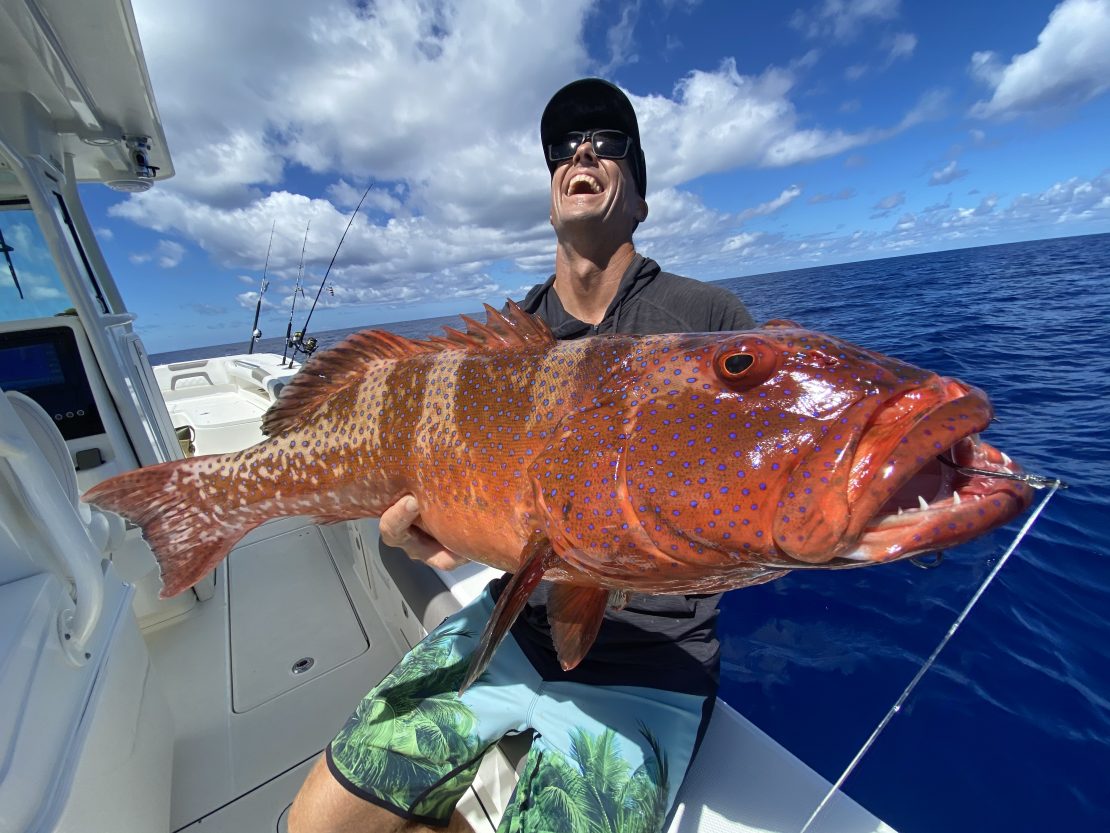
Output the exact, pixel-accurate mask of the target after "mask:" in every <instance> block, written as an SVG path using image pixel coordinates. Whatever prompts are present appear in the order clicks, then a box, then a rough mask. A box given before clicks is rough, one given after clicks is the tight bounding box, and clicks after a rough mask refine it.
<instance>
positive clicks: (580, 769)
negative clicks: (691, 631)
mask: <svg viewBox="0 0 1110 833" xmlns="http://www.w3.org/2000/svg"><path fill="white" fill-rule="evenodd" d="M540 691H541V694H540V697H539V698H538V701H537V703H536V706H535V708H534V709H533V711H532V715H531V724H532V726H533V727H534V729H535V731H536V732H537V736H536V740H535V742H534V743H533V745H532V749H531V751H530V752H529V753H528V759H527V761H526V762H525V765H524V771H523V773H522V775H521V778H520V782H519V783H518V784H517V790H516V794H515V795H514V797H513V800H512V801H511V802H510V806H509V808H508V810H507V811H506V813H505V817H504V818H503V819H502V821H501V824H500V826H499V827H498V833H521V831H541V830H542V831H558V833H588V831H592V830H595V829H602V828H604V829H608V830H620V831H637V833H661V831H663V830H665V829H666V826H667V824H668V823H669V820H670V818H671V815H672V812H673V808H674V803H675V798H676V796H677V794H678V788H679V786H681V784H682V780H683V778H684V777H685V776H686V771H687V770H688V769H689V766H690V762H691V761H692V760H693V756H694V753H695V751H696V750H697V746H698V743H699V742H700V739H701V737H702V735H703V734H704V731H705V726H706V724H707V723H708V720H709V714H710V712H711V709H712V704H713V702H714V700H715V698H712V697H708V698H707V697H706V696H704V695H696V694H682V693H678V692H673V691H661V690H658V689H650V688H643V687H639V686H595V685H584V684H581V683H567V682H545V683H544V684H543V686H542V687H541V689H540Z"/></svg>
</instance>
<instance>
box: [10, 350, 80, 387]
mask: <svg viewBox="0 0 1110 833" xmlns="http://www.w3.org/2000/svg"><path fill="white" fill-rule="evenodd" d="M0 367H2V368H3V371H2V372H0V376H2V377H3V379H4V383H3V384H4V390H18V391H22V392H24V393H25V392H26V391H27V390H28V388H41V387H44V386H45V385H64V384H65V381H66V377H65V373H64V372H62V363H61V361H60V360H59V358H58V350H57V348H55V347H54V345H53V344H37V345H34V346H28V347H3V348H0Z"/></svg>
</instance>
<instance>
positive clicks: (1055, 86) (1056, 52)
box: [970, 0, 1110, 118]
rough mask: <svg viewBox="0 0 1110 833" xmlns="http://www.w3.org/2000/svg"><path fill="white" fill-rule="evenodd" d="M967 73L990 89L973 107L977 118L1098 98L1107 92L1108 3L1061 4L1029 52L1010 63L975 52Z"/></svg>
mask: <svg viewBox="0 0 1110 833" xmlns="http://www.w3.org/2000/svg"><path fill="white" fill-rule="evenodd" d="M970 72H971V74H972V75H973V76H974V77H975V78H977V79H978V80H979V81H982V82H983V83H985V84H987V85H988V86H990V87H991V88H992V91H991V97H990V98H989V99H987V100H983V101H979V102H977V103H976V104H975V105H974V106H973V107H972V108H971V114H972V115H973V116H977V117H979V118H1011V117H1013V116H1016V115H1019V114H1021V113H1028V112H1033V111H1037V110H1042V109H1049V108H1056V107H1064V106H1074V105H1077V104H1082V103H1083V102H1086V101H1089V100H1090V99H1092V98H1094V97H1096V96H1098V95H1101V94H1102V93H1104V92H1106V90H1107V89H1110V0H1064V2H1063V3H1061V4H1060V5H1058V6H1057V7H1056V8H1055V9H1053V11H1052V14H1050V15H1049V18H1048V23H1047V24H1046V25H1045V27H1044V30H1043V31H1042V32H1041V33H1040V35H1038V36H1037V45H1036V46H1035V47H1034V48H1033V49H1031V50H1030V51H1028V52H1025V53H1022V54H1020V55H1016V56H1014V57H1013V59H1011V60H1010V62H1009V63H1008V64H1003V62H1002V60H1001V59H1000V58H999V56H998V55H997V54H995V53H994V52H987V51H984V52H976V53H974V54H973V55H972V56H971V66H970Z"/></svg>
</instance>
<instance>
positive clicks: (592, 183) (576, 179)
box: [567, 174, 601, 194]
mask: <svg viewBox="0 0 1110 833" xmlns="http://www.w3.org/2000/svg"><path fill="white" fill-rule="evenodd" d="M580 182H583V183H585V184H586V187H587V188H589V189H590V190H591V191H592V192H593V193H595V194H600V193H601V183H600V182H598V181H597V180H596V179H594V178H593V177H592V176H587V175H586V174H575V175H574V176H572V177H571V178H570V182H569V183H567V193H568V194H570V193H571V192H573V191H574V188H575V186H576V185H578V183H580Z"/></svg>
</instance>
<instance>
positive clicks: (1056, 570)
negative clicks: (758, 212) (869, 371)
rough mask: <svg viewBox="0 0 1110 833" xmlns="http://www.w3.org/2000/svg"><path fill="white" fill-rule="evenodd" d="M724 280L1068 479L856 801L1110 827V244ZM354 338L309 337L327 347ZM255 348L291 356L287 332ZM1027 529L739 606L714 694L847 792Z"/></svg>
mask: <svg viewBox="0 0 1110 833" xmlns="http://www.w3.org/2000/svg"><path fill="white" fill-rule="evenodd" d="M648 254H650V252H649V253H648ZM721 285H722V286H724V287H726V288H727V289H729V290H731V291H732V292H734V293H735V294H737V295H739V296H740V297H741V298H743V299H744V301H745V303H747V305H748V306H749V308H750V309H751V310H752V313H753V315H754V316H755V318H756V320H757V321H760V320H767V319H771V318H790V319H793V320H795V321H797V322H799V323H801V324H803V325H804V326H806V327H808V328H810V329H816V330H823V331H826V332H829V333H831V334H834V335H837V336H839V337H842V338H846V339H848V340H850V341H854V342H856V343H858V344H860V345H863V346H866V347H868V348H871V349H875V350H878V351H880V352H884V353H888V354H890V355H893V356H897V357H898V358H901V359H904V360H906V361H909V362H912V363H913V364H917V365H919V366H921V367H925V368H928V369H930V370H934V371H937V372H939V373H942V374H945V375H951V376H957V377H959V378H960V379H963V380H965V381H967V382H970V383H972V384H974V385H976V386H978V387H980V388H982V389H983V390H985V391H986V392H987V393H988V394H989V395H990V397H991V399H992V401H993V402H994V405H995V410H996V414H997V421H996V422H995V423H994V424H993V425H992V426H991V428H990V429H989V430H988V431H987V432H986V433H985V434H984V439H986V440H988V441H989V442H991V443H992V444H993V445H995V446H997V447H999V448H1001V449H1002V450H1004V451H1006V452H1007V453H1008V454H1009V455H1010V456H1011V457H1013V458H1014V459H1015V460H1017V461H1018V462H1020V463H1021V464H1022V465H1023V466H1024V467H1025V468H1026V470H1028V471H1031V472H1035V473H1038V474H1045V475H1050V476H1053V477H1058V478H1060V479H1062V480H1064V481H1065V482H1066V483H1067V484H1068V485H1069V487H1070V488H1068V489H1067V490H1061V491H1059V492H1057V494H1056V496H1055V497H1054V498H1053V499H1052V500H1051V501H1050V503H1049V504H1048V506H1047V508H1046V509H1045V512H1044V514H1043V515H1042V516H1041V518H1040V519H1039V520H1038V522H1037V523H1036V524H1035V525H1034V526H1033V528H1032V530H1031V531H1030V532H1029V534H1028V535H1027V537H1026V538H1025V539H1024V540H1023V541H1022V543H1021V544H1020V545H1019V547H1018V548H1017V550H1016V551H1015V552H1014V554H1013V556H1012V557H1011V558H1010V560H1009V561H1008V562H1007V564H1006V565H1005V567H1004V568H1003V569H1002V571H1001V572H1000V573H999V575H998V577H997V578H996V580H995V581H994V582H993V584H991V586H990V587H989V588H988V589H987V591H986V593H985V594H984V595H983V596H982V598H981V599H980V600H979V603H978V604H977V606H976V607H975V608H974V609H973V610H972V612H971V615H970V616H969V617H968V618H967V620H966V621H965V622H964V623H963V625H962V626H961V627H960V629H959V630H958V631H957V632H956V635H955V637H954V638H953V639H952V641H951V643H950V644H949V645H948V646H947V648H946V649H945V650H944V651H943V652H942V653H941V655H940V657H939V659H938V661H937V663H936V665H934V666H933V668H932V669H931V670H930V671H929V672H928V673H927V674H926V675H925V676H924V677H923V678H922V680H921V683H920V684H919V685H918V686H917V688H916V689H915V691H914V693H913V694H912V695H911V696H910V698H909V699H908V700H907V702H906V703H905V705H904V706H903V708H902V710H901V711H900V712H899V713H898V714H897V715H896V716H895V717H894V719H893V720H892V721H891V723H890V724H889V726H887V728H886V730H885V731H884V732H883V734H882V735H881V736H880V737H879V739H878V740H877V742H876V743H875V745H874V746H873V747H872V749H871V750H870V752H869V753H868V754H867V755H866V756H865V757H864V758H863V760H862V762H861V763H860V764H859V766H858V767H857V769H856V770H855V772H854V773H853V775H852V776H851V777H850V778H849V779H848V781H847V782H846V784H845V791H846V792H847V793H848V794H849V795H851V796H852V797H853V798H854V799H856V800H857V801H858V802H860V803H861V804H863V805H864V806H865V807H867V808H868V809H869V810H871V811H872V812H874V813H875V814H876V815H878V816H879V817H880V818H882V819H883V820H884V821H886V822H887V823H888V824H890V825H891V826H892V827H894V828H895V829H896V830H899V831H901V833H937V832H938V831H944V832H945V833H983V831H1042V830H1043V831H1056V830H1069V831H1088V830H1090V831H1105V830H1110V604H1108V602H1110V561H1108V554H1110V500H1108V499H1107V491H1108V481H1110V417H1108V416H1107V411H1108V410H1110V349H1108V347H1107V343H1108V339H1107V336H1110V234H1101V235H1092V236H1086V237H1071V238H1061V239H1054V240H1041V241H1033V242H1025V243H1013V244H1007V245H1001V246H988V247H980V248H973V249H960V250H955V251H948V252H938V253H933V254H925V255H910V256H906V257H897V258H887V259H883V260H872V261H866V262H861V263H850V264H843V265H837V266H822V267H816V268H811V269H800V270H795V271H790V272H777V273H773V274H765V275H756V276H752V277H743V278H734V279H732V280H727V281H723V282H722V283H721ZM318 323H320V324H324V323H325V321H324V315H320V320H319V322H318ZM444 324H453V325H457V324H458V319H456V318H438V319H425V320H421V321H409V322H402V323H399V324H390V325H384V326H382V327H381V328H383V329H390V330H393V331H394V332H397V333H399V334H402V335H406V336H410V337H417V338H419V337H422V336H425V335H428V334H431V333H433V332H437V331H438V330H439V328H440V327H441V326H443V325H444ZM244 330H246V326H244ZM349 332H353V331H352V330H344V331H333V332H321V333H318V334H317V337H318V338H319V340H320V342H321V345H322V346H328V345H330V344H334V343H335V342H337V341H338V340H340V339H341V338H342V337H343V336H344V335H346V334H347V333H349ZM243 349H244V345H229V346H223V347H213V348H205V349H202V350H191V351H181V352H177V353H172V354H170V353H167V354H162V355H160V356H154V357H152V358H153V361H154V362H155V363H163V362H167V361H180V360H182V359H186V358H199V357H205V356H215V355H224V354H227V353H229V352H243ZM256 349H258V350H262V351H267V352H277V353H280V352H281V349H282V341H281V340H280V339H270V340H263V341H262V342H261V343H260V345H259V346H258V347H257V348H256ZM1039 497H1040V493H1038V500H1039ZM1022 520H1024V518H1022V519H1020V520H1018V521H1015V522H1013V523H1011V524H1010V525H1008V526H1007V527H1005V528H1003V529H1000V530H997V531H995V532H994V533H992V534H991V535H989V536H986V537H984V538H981V539H979V540H977V541H974V542H972V543H971V544H967V545H965V546H963V547H960V548H958V549H956V550H953V551H950V552H948V553H946V554H945V558H944V560H943V563H942V564H941V565H940V566H939V567H937V568H935V569H930V570H925V569H921V568H918V567H916V566H914V565H913V564H910V563H908V562H902V563H898V564H893V565H888V566H884V567H876V568H872V569H862V570H848V571H835V572H822V571H810V572H798V573H794V574H791V575H788V576H786V577H785V578H783V579H780V580H779V581H775V582H772V583H770V584H767V585H763V586H759V587H751V588H746V589H744V590H739V591H734V592H732V593H729V594H727V595H726V596H725V599H724V602H723V604H722V610H721V620H720V634H721V641H722V648H723V660H722V681H721V692H720V693H721V697H722V698H723V699H724V700H725V701H727V702H728V703H730V704H731V705H732V706H734V707H735V708H736V709H737V710H739V711H740V712H742V713H743V714H744V715H745V716H747V717H748V718H749V719H751V720H752V721H753V722H754V723H756V725H758V726H759V727H760V728H762V729H763V730H764V731H765V732H767V733H768V734H769V735H771V736H772V737H774V738H775V739H776V740H778V741H779V742H780V743H782V744H784V745H785V746H786V747H787V748H788V749H790V750H791V751H792V752H793V753H794V754H796V755H798V756H799V757H800V758H801V759H802V760H804V761H805V762H806V763H808V764H809V765H810V766H812V767H813V768H814V769H816V770H817V771H818V772H820V773H821V774H822V775H824V776H825V777H826V778H828V779H829V780H830V781H832V780H835V779H836V778H837V777H839V775H840V773H841V772H842V771H843V769H844V768H845V766H847V764H848V763H849V762H850V761H851V760H852V758H853V757H854V756H855V754H856V752H857V751H858V750H859V748H860V747H861V745H862V744H863V743H864V741H865V740H866V739H867V737H868V736H869V735H870V734H871V732H872V730H873V729H874V727H875V726H876V725H877V724H878V723H879V721H880V720H881V719H882V718H883V716H884V715H885V714H886V712H887V710H888V709H889V708H890V706H891V705H893V703H894V702H895V701H896V700H897V699H898V697H899V695H900V694H901V693H902V691H903V689H904V688H905V686H906V685H907V684H908V683H909V682H910V680H911V679H912V678H913V676H914V675H915V673H916V672H917V670H918V669H919V668H920V666H921V664H922V663H923V662H924V660H925V659H926V658H927V657H928V656H929V655H930V654H931V653H932V652H933V650H934V648H935V647H936V645H937V644H938V643H939V641H940V640H941V638H942V637H943V636H944V634H945V633H946V631H947V630H948V629H949V627H950V626H951V624H952V622H953V621H954V619H955V617H956V615H957V614H958V613H959V611H960V610H961V609H962V608H963V607H964V605H965V604H966V603H967V601H968V600H969V599H970V598H971V596H972V595H973V593H974V592H975V590H976V589H977V588H978V587H979V586H980V584H981V583H982V582H983V580H984V578H985V577H986V575H987V573H988V571H989V570H990V569H991V567H992V566H993V565H994V564H995V563H996V561H997V559H998V558H999V557H1000V556H1001V554H1002V553H1003V552H1004V551H1005V549H1006V547H1007V546H1008V545H1009V544H1010V542H1011V541H1012V540H1013V538H1014V536H1015V534H1016V532H1017V530H1018V528H1019V527H1020V525H1021V522H1022ZM744 766H745V764H744V762H743V761H738V762H737V765H736V771H735V773H734V777H735V778H737V779H742V778H744Z"/></svg>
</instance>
